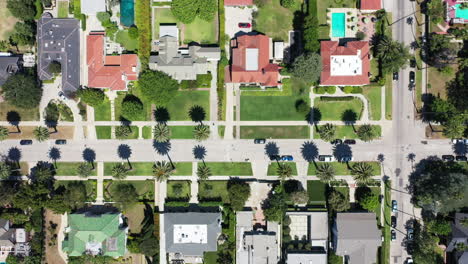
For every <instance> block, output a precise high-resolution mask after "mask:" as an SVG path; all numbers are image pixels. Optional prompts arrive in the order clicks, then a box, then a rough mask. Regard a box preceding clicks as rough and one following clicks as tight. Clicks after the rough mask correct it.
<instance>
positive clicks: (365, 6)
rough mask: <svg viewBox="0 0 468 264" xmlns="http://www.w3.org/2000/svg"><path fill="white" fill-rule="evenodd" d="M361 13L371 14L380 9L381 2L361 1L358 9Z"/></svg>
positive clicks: (372, 0)
mask: <svg viewBox="0 0 468 264" xmlns="http://www.w3.org/2000/svg"><path fill="white" fill-rule="evenodd" d="M359 9H360V10H361V12H363V13H371V12H375V11H377V10H380V9H382V0H361V6H360V8H359Z"/></svg>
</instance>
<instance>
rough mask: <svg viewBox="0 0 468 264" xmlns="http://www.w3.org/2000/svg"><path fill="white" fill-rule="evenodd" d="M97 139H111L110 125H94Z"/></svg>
mask: <svg viewBox="0 0 468 264" xmlns="http://www.w3.org/2000/svg"><path fill="white" fill-rule="evenodd" d="M96 136H97V139H111V126H96Z"/></svg>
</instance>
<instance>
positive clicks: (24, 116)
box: [0, 101, 39, 124]
mask: <svg viewBox="0 0 468 264" xmlns="http://www.w3.org/2000/svg"><path fill="white" fill-rule="evenodd" d="M8 112H16V113H18V115H19V117H20V120H19V121H37V120H39V107H34V108H19V107H16V106H13V105H11V104H10V103H8V102H7V101H4V102H1V103H0V121H7V114H8ZM20 124H21V123H20Z"/></svg>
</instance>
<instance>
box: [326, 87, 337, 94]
mask: <svg viewBox="0 0 468 264" xmlns="http://www.w3.org/2000/svg"><path fill="white" fill-rule="evenodd" d="M325 90H326V91H327V93H329V94H334V93H335V92H336V86H326V87H325Z"/></svg>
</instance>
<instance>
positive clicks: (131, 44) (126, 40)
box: [115, 30, 138, 51]
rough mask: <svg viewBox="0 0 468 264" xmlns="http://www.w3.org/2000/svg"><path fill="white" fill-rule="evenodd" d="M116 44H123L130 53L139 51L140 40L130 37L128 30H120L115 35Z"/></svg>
mask: <svg viewBox="0 0 468 264" xmlns="http://www.w3.org/2000/svg"><path fill="white" fill-rule="evenodd" d="M115 42H117V43H119V44H121V45H122V46H123V47H124V48H125V49H126V50H128V51H134V50H136V49H138V39H132V38H131V37H130V36H129V35H128V30H119V31H118V32H117V34H116V35H115Z"/></svg>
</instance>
